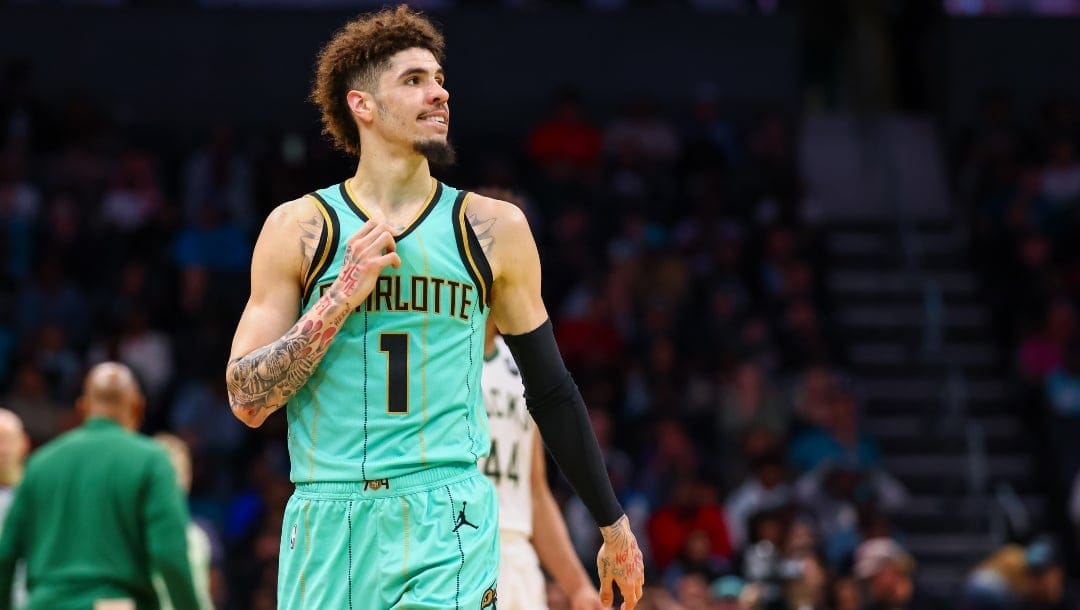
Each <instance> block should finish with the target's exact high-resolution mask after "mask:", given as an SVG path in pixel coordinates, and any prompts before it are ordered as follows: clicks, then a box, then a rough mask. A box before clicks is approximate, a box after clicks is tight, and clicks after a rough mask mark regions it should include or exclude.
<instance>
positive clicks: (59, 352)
mask: <svg viewBox="0 0 1080 610" xmlns="http://www.w3.org/2000/svg"><path fill="white" fill-rule="evenodd" d="M34 350H35V352H36V353H35V357H34V360H36V361H37V365H38V368H39V369H40V370H41V372H42V374H44V375H45V379H46V380H47V381H48V384H49V389H50V393H51V394H52V397H53V398H55V399H56V400H57V401H59V402H69V401H71V400H74V399H75V395H76V394H78V391H79V383H80V381H81V380H82V374H83V363H82V361H81V360H80V359H79V356H77V355H76V354H75V350H73V349H72V348H71V346H70V345H69V344H68V341H67V337H66V336H65V335H64V329H63V328H62V327H61V326H60V325H59V324H56V323H54V322H49V323H46V324H45V325H43V326H42V327H41V328H40V329H39V331H38V334H37V337H36V340H35V341H34Z"/></svg>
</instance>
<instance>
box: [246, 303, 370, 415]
mask: <svg viewBox="0 0 1080 610" xmlns="http://www.w3.org/2000/svg"><path fill="white" fill-rule="evenodd" d="M332 303H333V301H332V300H331V298H329V297H324V298H323V299H320V301H319V303H318V304H317V305H316V306H315V308H313V310H312V311H311V312H308V314H307V315H305V316H304V317H302V318H300V320H299V321H298V322H297V323H296V324H295V325H294V326H293V327H292V328H291V329H289V332H287V333H286V334H285V336H284V337H282V338H281V339H278V340H277V341H275V342H274V343H271V344H270V345H267V346H266V347H262V348H259V349H257V350H255V351H253V352H251V353H249V354H247V355H246V356H242V357H240V358H234V359H233V360H231V361H230V362H229V367H228V388H229V403H230V405H231V406H232V408H233V409H234V410H236V411H242V412H245V413H246V414H248V415H255V414H257V413H259V412H261V411H263V410H266V409H270V410H274V409H277V408H279V407H281V406H282V405H284V404H285V403H286V402H288V401H289V400H290V399H291V398H292V397H293V396H295V395H296V393H297V392H298V391H299V390H300V388H301V387H303V385H304V384H305V383H307V380H308V379H309V378H310V377H311V374H312V373H314V372H315V368H316V367H317V366H318V365H319V362H320V361H321V360H322V357H323V355H325V354H326V350H327V349H328V348H329V347H330V341H331V340H332V339H333V338H334V335H336V334H337V332H338V330H339V329H340V328H341V325H342V324H343V323H344V321H345V317H346V316H347V315H348V314H349V311H348V308H346V307H342V308H341V312H340V313H338V314H337V315H335V316H333V317H332V318H331V319H329V320H322V319H319V318H320V317H321V316H322V315H323V314H325V313H326V311H327V310H328V309H330V307H331V305H332Z"/></svg>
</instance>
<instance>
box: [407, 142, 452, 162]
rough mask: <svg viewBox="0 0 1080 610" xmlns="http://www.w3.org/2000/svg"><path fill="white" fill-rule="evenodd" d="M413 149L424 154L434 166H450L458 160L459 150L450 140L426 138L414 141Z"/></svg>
mask: <svg viewBox="0 0 1080 610" xmlns="http://www.w3.org/2000/svg"><path fill="white" fill-rule="evenodd" d="M413 150H415V151H416V152H418V153H420V154H421V155H424V158H425V159H427V160H428V164H429V165H431V166H433V167H450V166H452V165H453V164H454V163H456V162H457V152H456V151H455V150H454V147H453V146H451V145H450V142H449V141H443V142H440V141H438V140H425V141H423V142H415V143H413Z"/></svg>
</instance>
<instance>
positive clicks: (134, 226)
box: [101, 152, 164, 235]
mask: <svg viewBox="0 0 1080 610" xmlns="http://www.w3.org/2000/svg"><path fill="white" fill-rule="evenodd" d="M155 173H156V168H155V167H154V158H153V157H152V156H151V155H150V154H149V153H143V152H131V153H128V154H127V155H125V156H124V157H123V158H121V159H120V161H119V162H118V163H117V167H116V170H115V172H114V173H113V178H112V182H113V184H112V187H111V188H110V189H109V191H108V192H106V193H105V198H104V199H103V201H102V203H101V220H102V221H103V222H104V223H105V226H106V227H107V228H108V229H110V230H111V231H115V232H116V233H119V234H121V235H130V234H133V233H136V232H138V231H140V230H142V229H144V228H146V227H147V226H148V225H149V224H150V223H151V222H152V221H153V220H154V219H155V218H156V216H157V215H158V214H159V213H160V212H161V209H162V207H163V206H164V201H163V197H162V194H161V188H160V187H159V186H158V182H157V177H156V175H155Z"/></svg>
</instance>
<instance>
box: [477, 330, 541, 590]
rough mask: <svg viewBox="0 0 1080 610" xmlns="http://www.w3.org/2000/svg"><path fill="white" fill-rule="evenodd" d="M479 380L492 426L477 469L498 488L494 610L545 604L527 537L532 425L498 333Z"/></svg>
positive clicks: (536, 561) (529, 534)
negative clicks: (498, 554)
mask: <svg viewBox="0 0 1080 610" xmlns="http://www.w3.org/2000/svg"><path fill="white" fill-rule="evenodd" d="M481 385H482V386H483V388H484V407H485V408H486V410H487V414H488V421H489V423H490V426H491V453H490V454H488V457H487V458H485V459H484V460H483V461H482V463H481V464H480V467H481V470H482V471H483V472H484V474H486V475H487V476H488V477H489V478H491V481H492V482H493V483H495V488H496V489H497V490H498V493H499V538H500V545H501V551H502V553H501V564H500V566H499V585H498V590H497V595H498V597H497V598H496V599H498V604H499V610H547V599H546V596H545V594H544V574H543V573H542V572H541V571H540V560H539V559H538V558H537V557H536V551H535V550H533V546H532V543H531V542H530V540H529V539H530V538H531V537H532V508H533V507H532V482H531V480H530V479H531V474H532V456H533V443H534V442H536V441H535V425H534V424H533V420H532V417H531V416H530V415H529V411H528V410H527V409H526V407H525V387H524V386H523V385H522V383H521V373H520V371H518V368H517V364H515V363H514V359H513V357H512V356H511V355H510V349H509V348H507V347H506V344H505V343H504V342H503V340H502V338H501V337H496V339H495V353H494V355H493V356H492V357H491V358H487V357H485V358H484V372H483V378H482V381H481Z"/></svg>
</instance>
